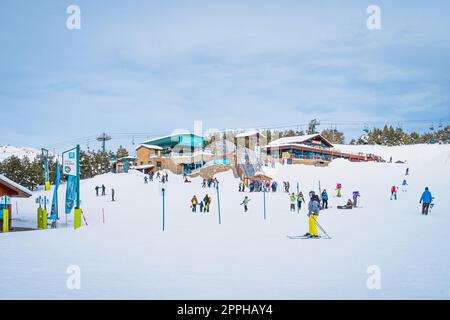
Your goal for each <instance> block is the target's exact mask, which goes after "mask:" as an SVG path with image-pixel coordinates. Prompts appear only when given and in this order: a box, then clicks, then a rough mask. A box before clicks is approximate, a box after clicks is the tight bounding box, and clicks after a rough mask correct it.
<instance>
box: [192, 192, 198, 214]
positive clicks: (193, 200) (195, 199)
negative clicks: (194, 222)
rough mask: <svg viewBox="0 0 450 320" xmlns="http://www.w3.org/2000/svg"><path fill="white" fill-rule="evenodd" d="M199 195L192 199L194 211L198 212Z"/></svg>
mask: <svg viewBox="0 0 450 320" xmlns="http://www.w3.org/2000/svg"><path fill="white" fill-rule="evenodd" d="M197 204H198V201H197V197H196V196H195V195H194V196H193V197H192V199H191V208H192V212H197Z"/></svg>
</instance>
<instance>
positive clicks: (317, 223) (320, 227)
mask: <svg viewBox="0 0 450 320" xmlns="http://www.w3.org/2000/svg"><path fill="white" fill-rule="evenodd" d="M314 220H315V221H316V225H317V226H318V227H319V229H320V231H322V232H323V233H324V234H325V235H326V236H327V237H328V238H330V239H331V237H330V235H329V234H328V233H327V232H326V231H325V230H324V229H323V228H322V226H321V225H320V224H319V222H317V219H314Z"/></svg>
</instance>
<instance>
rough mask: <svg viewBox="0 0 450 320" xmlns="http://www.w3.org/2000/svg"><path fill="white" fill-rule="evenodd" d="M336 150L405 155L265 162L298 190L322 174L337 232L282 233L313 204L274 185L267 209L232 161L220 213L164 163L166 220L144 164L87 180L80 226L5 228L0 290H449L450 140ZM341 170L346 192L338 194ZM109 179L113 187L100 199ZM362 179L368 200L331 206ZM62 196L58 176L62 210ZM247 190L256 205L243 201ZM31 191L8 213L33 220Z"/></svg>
mask: <svg viewBox="0 0 450 320" xmlns="http://www.w3.org/2000/svg"><path fill="white" fill-rule="evenodd" d="M339 148H340V149H344V148H347V150H352V151H354V152H357V151H362V152H366V153H375V154H379V155H381V156H383V158H385V159H389V157H390V156H392V157H393V160H394V162H395V161H396V160H402V161H404V160H406V161H407V162H406V164H395V163H350V162H348V161H344V160H335V161H333V162H332V163H331V164H330V165H329V166H328V167H323V168H322V167H313V166H304V165H295V166H282V167H278V168H276V169H271V168H270V169H269V168H266V169H265V170H266V173H267V174H269V175H271V176H272V177H274V178H275V180H276V181H278V183H279V185H282V182H283V181H289V182H290V184H291V190H292V191H296V184H297V182H298V183H299V186H300V189H301V190H302V191H303V192H304V193H305V194H307V193H308V192H309V191H310V190H315V191H316V192H318V189H319V188H318V185H319V181H320V184H321V187H322V189H324V188H325V189H327V190H328V193H329V195H330V201H329V203H330V205H331V206H332V208H330V209H328V210H323V211H321V213H320V216H319V219H318V221H319V223H320V225H321V226H322V227H323V228H324V229H325V230H326V231H327V233H328V234H329V235H330V236H331V237H332V239H329V240H328V239H318V240H313V239H309V240H291V239H288V238H287V235H300V234H304V233H305V232H306V231H307V227H308V226H307V218H306V208H305V207H303V208H302V210H301V212H300V214H298V213H292V212H289V204H290V201H289V196H288V194H287V193H284V192H282V190H279V192H277V193H268V194H266V209H267V211H266V212H267V218H266V219H264V214H263V213H264V206H263V194H262V193H245V194H243V193H240V192H238V184H239V181H238V180H236V179H235V178H234V177H233V175H232V173H231V172H226V173H222V174H219V175H217V178H218V179H219V181H220V200H221V216H222V224H221V225H219V223H218V208H217V198H218V197H217V194H216V191H215V190H214V189H208V188H206V189H204V188H202V187H201V181H200V179H199V178H197V179H192V183H184V182H183V180H182V177H179V176H174V175H169V182H168V183H167V185H166V187H167V197H166V209H167V212H166V231H164V232H163V231H162V228H161V225H162V214H161V211H162V197H161V193H160V191H159V189H160V185H159V183H158V182H150V183H149V184H144V179H143V176H142V175H141V174H140V173H138V172H132V173H129V174H106V175H102V176H97V177H95V178H93V179H90V180H84V181H82V184H81V199H82V208H83V211H84V214H85V217H86V220H87V222H88V224H89V226H87V227H86V226H84V227H83V228H81V229H79V230H76V231H75V230H73V229H72V228H71V227H69V228H66V227H65V218H64V217H62V218H61V221H60V225H59V228H58V229H56V230H46V231H32V232H18V233H9V234H0V252H1V253H2V257H1V263H0V283H1V288H2V290H0V299H6V298H8V299H15V298H20V299H23V298H38V299H62V298H64V299H94V298H99V299H105V298H112V299H119V298H120V299H122V298H124V299H127V298H137V299H141V298H143V299H146V298H149V299H318V298H322V299H348V298H349V299H413V298H418V299H449V298H450V268H449V266H450V248H449V243H450V232H449V230H450V210H449V207H450V197H449V196H448V193H449V190H450V145H417V146H402V147H379V146H339ZM355 148H356V149H357V150H356V149H355ZM407 167H409V171H410V175H409V176H405V170H406V168H407ZM403 179H407V182H408V184H409V186H408V190H407V191H405V192H402V191H399V194H398V200H390V198H389V196H390V187H391V186H392V185H397V186H400V184H401V182H402V181H403ZM338 182H340V183H341V184H342V187H343V197H342V198H337V197H335V191H334V188H335V186H336V183H338ZM102 184H105V186H106V187H107V195H106V196H103V197H102V196H99V197H97V196H96V195H95V190H94V188H95V186H97V185H102ZM425 186H428V187H429V188H430V190H431V192H432V194H433V196H434V197H435V206H434V208H433V209H432V211H431V213H430V214H429V215H428V216H423V215H421V213H420V210H421V207H420V205H419V198H420V195H421V193H422V191H423V189H424V187H425ZM111 188H114V189H115V191H116V199H117V201H116V202H111V201H110V200H111V199H110V195H109V194H110V193H111ZM355 190H358V191H359V192H360V193H361V199H360V205H361V207H360V208H355V209H352V210H338V209H336V206H337V205H341V204H345V202H346V200H347V199H348V198H350V197H351V193H352V192H353V191H355ZM206 193H209V195H211V196H212V205H211V212H210V213H192V212H191V210H190V208H189V205H190V199H191V198H192V196H193V195H194V194H195V195H197V197H198V198H203V197H204V195H205V194H206ZM42 194H44V192H43V191H40V192H37V193H35V195H36V196H38V195H42ZM64 194H65V186H64V185H63V186H62V188H61V189H60V199H61V200H60V203H59V205H60V213H61V215H62V216H63V201H62V199H64ZM45 195H47V196H48V197H51V195H52V191H49V192H46V193H45ZM245 195H248V196H249V197H250V199H251V201H250V204H249V212H248V213H244V212H243V208H242V206H241V205H240V203H241V202H242V200H243V198H244V196H245ZM34 198H35V197H33V198H32V199H25V200H19V201H18V202H17V204H16V202H14V203H13V213H12V215H13V219H14V222H13V224H14V225H22V226H27V225H31V226H35V225H36V217H35V212H36V204H35V199H34ZM14 201H16V200H15V199H14ZM103 212H104V214H105V215H104V217H105V223H103ZM72 219H73V214H72V215H70V216H69V217H68V220H69V225H72ZM73 265H75V266H79V267H80V270H81V289H80V290H69V289H68V288H67V286H66V281H67V279H68V277H69V274H67V268H68V267H69V266H73ZM373 265H376V266H378V267H379V268H380V271H381V289H380V290H369V289H368V287H367V284H366V283H367V279H368V278H369V276H370V275H369V274H368V273H367V270H368V268H369V267H370V266H373Z"/></svg>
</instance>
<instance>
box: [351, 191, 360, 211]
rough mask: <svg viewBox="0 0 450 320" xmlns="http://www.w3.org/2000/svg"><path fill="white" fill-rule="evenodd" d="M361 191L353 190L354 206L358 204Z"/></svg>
mask: <svg viewBox="0 0 450 320" xmlns="http://www.w3.org/2000/svg"><path fill="white" fill-rule="evenodd" d="M358 197H360V194H359V191H353V206H354V207H355V208H356V207H357V204H358Z"/></svg>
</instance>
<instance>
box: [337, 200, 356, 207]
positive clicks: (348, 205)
mask: <svg viewBox="0 0 450 320" xmlns="http://www.w3.org/2000/svg"><path fill="white" fill-rule="evenodd" d="M337 208H338V209H353V203H352V199H348V200H347V204H346V205H345V206H337Z"/></svg>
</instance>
